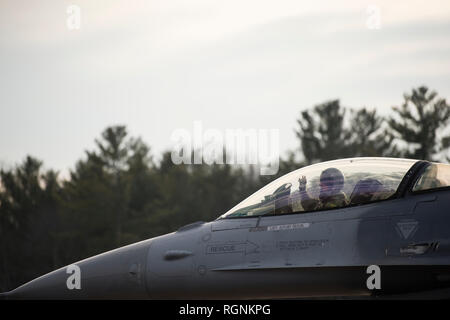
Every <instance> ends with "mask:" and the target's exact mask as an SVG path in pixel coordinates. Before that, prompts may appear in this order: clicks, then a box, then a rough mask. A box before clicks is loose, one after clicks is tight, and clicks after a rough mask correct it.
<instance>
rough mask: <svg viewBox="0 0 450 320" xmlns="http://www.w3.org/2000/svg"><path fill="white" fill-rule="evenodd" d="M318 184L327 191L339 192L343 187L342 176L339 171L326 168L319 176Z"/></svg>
mask: <svg viewBox="0 0 450 320" xmlns="http://www.w3.org/2000/svg"><path fill="white" fill-rule="evenodd" d="M320 184H321V186H324V187H326V188H328V189H332V190H334V191H340V190H342V188H343V187H344V175H343V174H342V172H341V171H340V170H339V169H336V168H328V169H326V170H324V171H322V173H321V174H320Z"/></svg>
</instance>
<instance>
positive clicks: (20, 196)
mask: <svg viewBox="0 0 450 320" xmlns="http://www.w3.org/2000/svg"><path fill="white" fill-rule="evenodd" d="M449 118H450V106H449V105H448V104H447V103H446V101H445V99H442V98H438V96H437V93H436V92H434V91H430V90H429V89H428V88H426V87H419V88H417V89H413V90H412V92H411V94H405V95H404V102H403V104H402V105H401V106H399V107H393V112H392V113H391V115H390V116H389V117H388V118H384V117H381V116H380V115H379V114H377V112H376V111H375V110H374V109H373V110H372V109H369V108H365V107H364V108H361V109H358V110H354V109H349V108H345V107H342V106H341V105H340V102H339V100H333V101H327V102H325V103H322V104H320V105H317V106H314V107H312V108H310V109H308V110H306V111H303V112H301V114H300V116H299V119H298V127H297V128H296V135H297V137H298V139H299V146H300V147H299V149H298V150H295V151H291V152H289V154H288V156H287V157H286V158H284V159H281V160H280V170H279V172H278V174H277V175H276V176H270V177H269V176H259V175H257V174H256V172H257V171H256V169H255V168H246V169H244V168H242V167H232V166H229V165H211V166H210V165H205V164H204V165H174V164H173V163H172V160H171V155H170V152H165V153H164V154H163V155H162V160H161V161H160V162H158V163H155V162H154V161H153V159H152V155H151V153H150V147H149V146H148V145H147V144H146V143H145V142H144V141H142V140H141V139H140V138H134V137H130V136H129V135H128V133H127V129H126V127H124V126H113V127H109V128H107V129H106V130H104V131H103V133H102V134H101V137H100V138H99V139H97V140H96V141H95V142H96V148H95V149H94V150H90V151H86V154H85V157H84V158H83V159H82V160H79V161H78V162H77V163H76V165H75V167H74V169H73V170H72V171H71V172H70V178H69V179H67V180H63V181H61V180H60V179H58V173H57V172H55V171H53V170H47V171H46V170H43V164H42V162H41V161H39V160H38V159H35V158H33V157H31V156H27V157H26V159H24V160H23V162H22V163H20V164H18V165H17V166H16V167H15V168H13V169H9V170H6V169H3V170H1V171H0V292H2V291H7V290H11V289H13V288H15V287H17V286H19V285H20V284H23V283H25V282H27V281H29V280H31V279H33V278H35V277H37V276H39V275H42V274H44V273H47V272H49V271H51V270H54V269H56V268H59V267H62V266H64V265H67V264H70V263H72V262H74V261H77V260H80V259H83V258H86V257H89V256H92V255H95V254H98V253H101V252H104V251H107V250H110V249H113V248H116V247H119V246H122V245H126V244H129V243H133V242H136V241H139V240H143V239H147V238H150V237H154V236H157V235H161V234H164V233H168V232H172V231H175V230H176V229H177V228H179V227H180V226H183V225H185V224H188V223H191V222H194V221H199V220H203V221H210V220H213V219H216V218H217V217H218V216H219V215H221V214H223V213H225V212H226V211H227V210H228V209H230V208H231V207H232V206H234V205H236V204H237V203H238V202H239V201H241V200H243V199H244V198H246V197H247V196H248V195H250V194H251V193H252V192H254V191H256V190H257V189H258V188H260V187H261V186H263V185H264V184H266V183H268V182H269V181H271V180H273V179H275V178H277V177H279V176H281V175H283V174H285V173H287V172H290V171H292V170H294V169H297V168H299V167H301V166H304V165H307V164H311V163H315V162H319V161H325V160H331V159H338V158H345V157H355V156H392V157H409V158H415V159H427V160H441V161H449V160H450V159H449V158H446V157H445V155H444V151H445V150H446V149H447V148H448V147H450V135H449V132H446V130H445V129H446V127H447V125H448V123H449V121H450V120H449ZM299 156H301V158H302V159H303V160H302V161H298V160H296V159H298V158H299Z"/></svg>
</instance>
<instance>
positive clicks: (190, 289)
mask: <svg viewBox="0 0 450 320" xmlns="http://www.w3.org/2000/svg"><path fill="white" fill-rule="evenodd" d="M421 163H422V162H421ZM421 166H422V167H423V166H425V162H423V163H422V164H421V165H417V166H416V168H415V169H414V170H411V172H409V173H408V174H407V176H405V178H404V180H403V181H402V186H401V188H402V189H401V190H399V192H397V194H396V196H395V197H394V198H392V199H389V200H384V201H379V202H374V203H368V204H364V205H358V206H349V207H344V208H338V209H331V210H322V211H315V212H306V213H291V214H283V215H263V216H254V217H253V216H250V217H233V218H220V219H218V220H215V221H212V222H207V223H203V222H198V223H193V224H190V225H187V226H185V227H182V228H180V229H179V230H178V231H176V232H173V233H170V234H166V235H163V236H159V237H156V238H152V239H148V240H145V241H141V242H138V243H135V244H132V245H128V246H125V247H121V248H118V249H115V250H112V251H109V252H106V253H103V254H100V255H97V256H94V257H91V258H88V259H85V260H82V261H79V262H76V263H74V265H75V266H77V267H79V271H80V272H79V276H80V279H79V288H69V287H70V286H68V282H70V281H72V279H73V278H72V279H69V278H70V277H72V276H74V275H75V273H76V272H75V273H74V272H73V271H71V270H73V269H71V268H69V267H63V268H60V269H58V270H56V271H53V272H51V273H48V274H46V275H44V276H42V277H39V278H37V279H35V280H33V281H30V282H28V283H26V284H24V285H22V286H20V287H19V288H17V289H15V290H13V291H10V292H8V293H4V294H3V297H4V298H7V299H254V298H258V299H259V298H297V297H321V296H373V295H383V294H404V293H411V292H422V291H423V292H426V291H430V290H438V289H445V288H450V190H449V189H448V188H444V189H439V190H436V191H433V192H426V193H420V194H413V193H412V192H411V186H412V184H413V182H414V181H415V180H416V179H417V176H418V175H419V174H420V172H421V170H423V168H421ZM371 265H376V266H379V268H380V277H381V288H380V289H377V288H375V289H369V288H368V285H367V280H368V278H369V277H370V276H371V274H370V273H368V272H367V268H368V267H369V266H371Z"/></svg>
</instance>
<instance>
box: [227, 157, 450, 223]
mask: <svg viewBox="0 0 450 320" xmlns="http://www.w3.org/2000/svg"><path fill="white" fill-rule="evenodd" d="M416 162H417V160H410V159H394V158H351V159H343V160H335V161H328V162H323V163H319V164H314V165H311V166H307V167H303V168H300V169H298V170H295V171H293V172H290V173H288V174H286V175H284V176H283V177H281V178H279V179H277V180H275V181H273V182H272V183H270V184H268V185H267V186H265V187H263V188H262V189H260V190H259V191H257V192H256V193H254V194H253V195H251V196H250V197H248V198H247V199H245V200H244V201H242V202H241V203H239V204H238V205H237V206H235V207H233V208H232V209H231V210H229V211H228V212H227V213H225V214H224V215H222V216H221V217H220V218H230V217H247V216H260V215H271V214H286V213H294V212H298V213H301V212H305V211H316V210H323V209H330V208H338V207H345V206H350V205H359V204H366V203H370V202H374V201H380V200H386V199H389V198H391V197H392V196H394V195H395V193H396V191H397V189H398V187H399V185H400V183H401V181H402V180H403V177H404V176H405V174H406V173H407V172H408V170H409V169H410V168H411V167H412V166H413V165H414V164H415V163H416ZM439 186H450V166H449V165H443V164H434V163H432V164H430V165H429V166H428V167H427V168H426V170H425V171H424V173H423V174H422V176H421V177H420V178H419V179H418V181H417V183H416V185H415V186H414V188H413V191H422V190H426V189H427V188H428V189H430V188H434V187H439Z"/></svg>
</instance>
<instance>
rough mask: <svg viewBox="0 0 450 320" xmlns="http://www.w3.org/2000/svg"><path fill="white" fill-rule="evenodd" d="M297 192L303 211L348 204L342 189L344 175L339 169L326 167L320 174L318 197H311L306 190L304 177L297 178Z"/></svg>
mask: <svg viewBox="0 0 450 320" xmlns="http://www.w3.org/2000/svg"><path fill="white" fill-rule="evenodd" d="M298 182H299V194H300V202H301V206H302V207H303V209H304V210H305V211H313V210H321V209H330V208H337V207H344V206H346V205H348V203H349V200H348V198H347V195H346V194H345V193H344V191H342V189H343V188H344V175H343V174H342V172H341V171H340V170H339V169H336V168H328V169H326V170H324V171H322V173H321V174H320V193H319V198H318V199H316V198H311V197H310V196H309V194H308V192H307V191H306V183H307V180H306V177H305V176H302V177H301V178H300V179H299V180H298Z"/></svg>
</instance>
